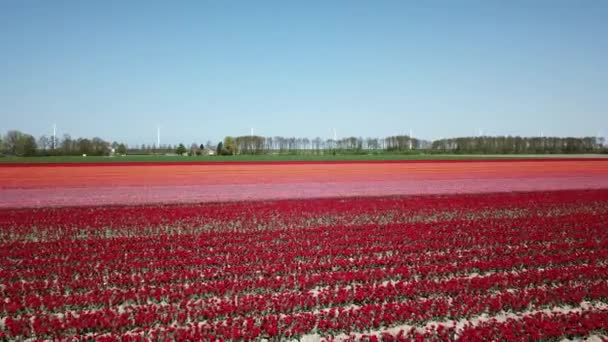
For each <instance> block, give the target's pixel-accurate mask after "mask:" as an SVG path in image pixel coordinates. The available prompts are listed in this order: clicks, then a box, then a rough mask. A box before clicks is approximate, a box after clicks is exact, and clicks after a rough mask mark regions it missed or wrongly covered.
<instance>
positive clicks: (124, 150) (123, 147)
mask: <svg viewBox="0 0 608 342" xmlns="http://www.w3.org/2000/svg"><path fill="white" fill-rule="evenodd" d="M116 152H117V153H118V154H123V155H124V154H127V146H126V145H125V144H118V147H117V148H116Z"/></svg>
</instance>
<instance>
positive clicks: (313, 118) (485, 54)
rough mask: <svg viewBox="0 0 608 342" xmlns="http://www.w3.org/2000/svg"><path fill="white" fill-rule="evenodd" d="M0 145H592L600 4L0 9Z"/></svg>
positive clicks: (606, 90) (607, 86)
mask: <svg viewBox="0 0 608 342" xmlns="http://www.w3.org/2000/svg"><path fill="white" fill-rule="evenodd" d="M0 118H1V122H0V132H6V131H7V130H8V129H20V130H23V131H27V132H30V133H32V134H34V135H36V136H39V135H41V134H45V133H47V134H48V133H49V132H50V131H51V126H52V124H53V123H54V122H56V123H57V125H58V130H59V133H60V134H63V133H64V132H68V133H70V134H71V135H72V136H73V137H78V136H90V137H91V136H100V137H103V138H105V139H109V140H119V141H125V142H128V143H130V144H141V143H154V142H155V140H156V125H157V124H160V125H161V127H162V128H161V130H162V142H165V143H172V144H174V143H178V142H184V143H186V144H189V143H191V142H206V141H207V140H209V139H210V140H213V141H217V140H218V139H220V138H222V137H223V136H225V135H241V134H249V131H250V128H251V127H254V128H255V133H256V134H260V135H270V136H274V135H283V136H308V137H316V136H321V137H330V136H331V135H332V133H331V130H332V129H333V128H336V129H337V133H338V136H339V137H344V136H351V135H354V136H362V137H366V136H385V135H391V134H400V133H407V132H408V131H409V129H410V128H411V129H413V132H414V135H416V136H420V137H422V138H427V139H433V138H439V137H446V136H462V135H473V134H475V133H477V132H478V131H479V129H483V132H484V133H485V134H512V135H538V134H539V132H540V131H541V130H542V131H543V132H544V134H545V135H560V136H563V135H574V136H581V135H597V134H598V133H601V134H602V135H608V1H603V0H598V1H569V0H568V1H555V0H551V1H541V0H533V1H517V0H515V1H485V0H483V1H481V0H480V1H447V0H446V1H411V2H409V1H405V0H402V1H220V0H216V1H202V0H201V1H192V2H185V1H175V2H174V1H166V2H154V1H141V2H137V1H43V0H39V1H37V0H0Z"/></svg>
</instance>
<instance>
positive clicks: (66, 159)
mask: <svg viewBox="0 0 608 342" xmlns="http://www.w3.org/2000/svg"><path fill="white" fill-rule="evenodd" d="M601 156H602V155H597V154H596V155H513V154H511V155H457V154H337V155H330V154H325V155H315V154H265V155H236V156H196V157H187V156H174V155H169V156H167V155H158V156H155V155H127V156H113V157H95V156H87V157H81V156H50V157H0V163H104V162H141V163H154V162H260V161H359V160H448V159H449V160H464V159H505V158H551V157H561V158H563V157H566V158H573V157H581V158H584V157H601Z"/></svg>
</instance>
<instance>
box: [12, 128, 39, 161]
mask: <svg viewBox="0 0 608 342" xmlns="http://www.w3.org/2000/svg"><path fill="white" fill-rule="evenodd" d="M4 141H5V142H4V144H5V146H6V151H7V153H8V154H11V155H14V156H33V155H35V154H36V150H37V148H38V145H37V144H36V138H34V137H33V136H32V135H30V134H25V133H22V132H20V131H17V130H12V131H8V132H7V133H6V137H5V138H4Z"/></svg>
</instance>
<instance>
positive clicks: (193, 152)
mask: <svg viewBox="0 0 608 342" xmlns="http://www.w3.org/2000/svg"><path fill="white" fill-rule="evenodd" d="M190 155H191V156H200V155H201V150H200V149H199V148H198V145H197V144H196V143H192V145H190Z"/></svg>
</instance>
